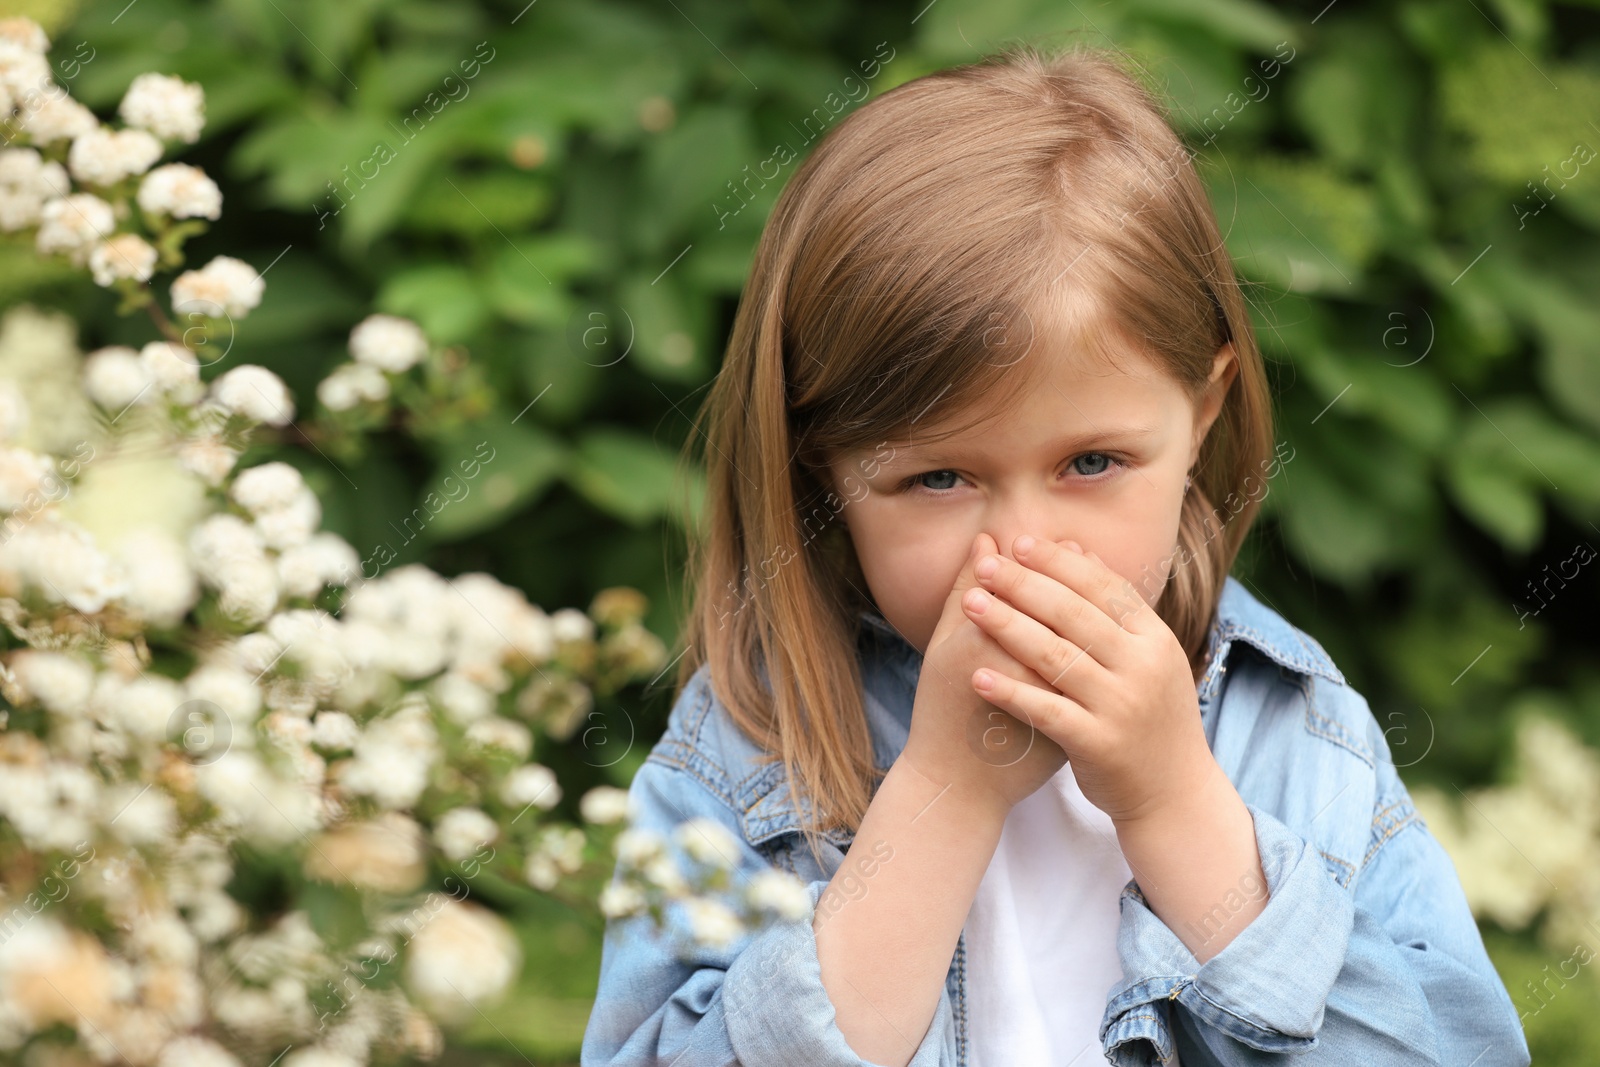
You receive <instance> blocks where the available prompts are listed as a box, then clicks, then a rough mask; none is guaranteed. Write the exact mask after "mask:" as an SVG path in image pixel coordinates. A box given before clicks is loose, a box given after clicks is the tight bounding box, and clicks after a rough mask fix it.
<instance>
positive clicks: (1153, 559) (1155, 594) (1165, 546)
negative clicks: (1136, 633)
mask: <svg viewBox="0 0 1600 1067" xmlns="http://www.w3.org/2000/svg"><path fill="white" fill-rule="evenodd" d="M1170 510H1171V513H1170V514H1161V515H1152V516H1149V517H1147V518H1145V519H1144V520H1142V521H1139V522H1135V523H1129V524H1126V525H1125V526H1123V527H1122V528H1121V529H1120V530H1119V531H1118V532H1117V534H1116V536H1114V537H1112V538H1108V539H1107V540H1105V541H1103V542H1101V543H1102V544H1104V545H1105V547H1104V548H1100V547H1096V546H1092V545H1091V546H1087V547H1089V548H1090V550H1091V551H1093V552H1094V553H1095V554H1096V555H1098V556H1099V557H1100V558H1101V559H1102V560H1104V561H1105V564H1106V566H1108V567H1110V568H1111V570H1113V571H1114V572H1116V573H1117V574H1119V575H1121V576H1122V577H1123V578H1126V579H1127V580H1128V581H1129V582H1131V583H1133V587H1134V589H1135V590H1137V591H1138V593H1139V595H1140V596H1142V597H1143V598H1144V600H1145V603H1147V604H1150V605H1151V606H1154V605H1155V603H1156V602H1157V601H1158V600H1160V599H1161V591H1162V590H1163V589H1164V588H1165V587H1166V584H1167V581H1168V580H1169V578H1170V576H1171V574H1172V572H1173V571H1174V570H1176V569H1177V566H1178V560H1177V559H1175V558H1174V550H1175V549H1176V547H1177V542H1178V512H1177V510H1176V509H1170Z"/></svg>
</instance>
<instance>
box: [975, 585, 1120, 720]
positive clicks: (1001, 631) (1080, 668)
mask: <svg viewBox="0 0 1600 1067" xmlns="http://www.w3.org/2000/svg"><path fill="white" fill-rule="evenodd" d="M962 606H963V607H964V608H965V609H966V611H967V615H968V617H969V618H971V619H972V622H973V624H974V625H975V626H977V627H978V628H979V629H981V630H982V631H983V632H984V633H985V634H987V635H988V636H989V637H990V638H992V639H993V640H994V641H995V642H996V643H997V644H999V645H1000V647H1001V648H1003V649H1004V650H1005V651H1006V652H1008V653H1009V654H1010V655H1011V656H1013V657H1014V658H1015V659H1016V660H1017V661H1018V662H1019V663H1021V664H1022V665H1023V666H1025V667H1027V668H1029V669H1031V670H1032V671H1034V672H1035V673H1036V674H1038V675H1039V677H1040V678H1041V679H1043V681H1044V682H1045V683H1046V684H1047V685H1049V686H1050V687H1051V688H1054V689H1057V690H1059V691H1061V692H1062V693H1066V694H1070V695H1071V696H1072V697H1074V698H1075V699H1076V700H1078V701H1080V702H1081V703H1083V704H1086V705H1088V706H1089V707H1094V706H1096V697H1097V696H1098V695H1099V694H1100V693H1101V692H1102V691H1103V690H1104V686H1105V684H1106V681H1107V672H1106V668H1105V666H1104V665H1103V664H1101V663H1099V662H1098V661H1097V660H1096V659H1095V658H1094V657H1093V655H1091V654H1090V650H1089V649H1086V648H1085V647H1084V646H1082V645H1079V644H1077V643H1076V642H1073V641H1070V640H1068V639H1066V638H1064V637H1062V636H1061V635H1060V634H1058V633H1057V632H1056V631H1055V630H1053V629H1052V628H1050V627H1049V626H1046V625H1045V624H1044V623H1042V622H1040V621H1039V620H1038V619H1035V618H1034V617H1033V616H1031V615H1029V614H1028V613H1027V612H1024V611H1021V610H1019V609H1018V608H1016V607H1014V606H1013V605H1011V604H1009V603H1007V602H1006V601H1005V600H1002V599H1001V598H999V597H997V596H994V595H993V594H991V593H988V592H987V591H985V590H983V589H969V590H968V591H967V593H966V594H965V596H964V597H963V598H962ZM1113 630H1114V628H1113ZM1119 636H1120V635H1119Z"/></svg>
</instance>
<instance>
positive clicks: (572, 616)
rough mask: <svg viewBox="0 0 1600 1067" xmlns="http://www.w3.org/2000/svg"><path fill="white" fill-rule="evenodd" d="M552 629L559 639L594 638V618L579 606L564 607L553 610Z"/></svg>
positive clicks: (580, 639)
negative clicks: (579, 608)
mask: <svg viewBox="0 0 1600 1067" xmlns="http://www.w3.org/2000/svg"><path fill="white" fill-rule="evenodd" d="M550 629H551V632H552V633H553V634H554V636H555V639H556V640H557V641H592V640H594V620H593V619H591V618H589V616H588V615H585V614H584V613H583V612H581V611H579V610H578V609H577V608H562V609H561V610H559V611H556V612H552V613H551V615H550Z"/></svg>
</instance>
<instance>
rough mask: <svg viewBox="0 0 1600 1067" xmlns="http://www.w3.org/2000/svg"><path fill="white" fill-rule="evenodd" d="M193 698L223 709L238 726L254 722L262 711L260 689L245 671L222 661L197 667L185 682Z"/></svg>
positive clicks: (185, 690)
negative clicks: (221, 662)
mask: <svg viewBox="0 0 1600 1067" xmlns="http://www.w3.org/2000/svg"><path fill="white" fill-rule="evenodd" d="M183 686H184V692H185V695H186V696H187V697H188V699H190V700H199V701H204V702H205V703H207V704H210V705H213V706H215V707H216V708H218V709H220V710H221V711H222V713H223V714H225V715H227V717H228V719H229V721H230V722H232V723H233V724H234V726H236V727H243V726H246V725H248V724H250V723H252V722H254V721H255V718H256V715H257V714H259V713H260V711H261V689H260V687H259V686H257V685H256V682H255V679H254V678H252V677H251V676H250V675H248V674H246V673H245V672H244V671H241V670H238V669H236V668H233V667H227V666H223V665H221V664H208V665H206V666H202V667H199V668H197V669H196V670H195V671H194V672H193V673H191V674H190V675H189V677H188V678H186V679H185V680H184V683H183Z"/></svg>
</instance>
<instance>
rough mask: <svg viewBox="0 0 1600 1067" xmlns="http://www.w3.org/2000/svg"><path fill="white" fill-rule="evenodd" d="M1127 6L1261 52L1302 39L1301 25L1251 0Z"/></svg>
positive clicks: (1152, 1) (1150, 0)
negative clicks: (1195, 27)
mask: <svg viewBox="0 0 1600 1067" xmlns="http://www.w3.org/2000/svg"><path fill="white" fill-rule="evenodd" d="M1128 6H1129V8H1130V9H1131V10H1132V11H1133V12H1135V13H1136V14H1137V15H1142V16H1155V17H1159V18H1161V19H1163V20H1168V21H1171V22H1176V23H1180V24H1185V23H1186V24H1188V25H1189V26H1197V27H1200V28H1201V29H1204V30H1206V31H1208V32H1210V33H1211V34H1213V35H1215V36H1216V37H1217V38H1218V39H1219V40H1222V41H1225V42H1227V43H1228V44H1232V45H1238V46H1239V47H1241V48H1250V49H1254V50H1256V51H1258V52H1271V51H1272V50H1273V48H1274V47H1276V46H1277V45H1278V43H1279V42H1282V41H1287V42H1288V43H1289V44H1291V45H1295V44H1298V43H1299V40H1300V31H1299V29H1298V27H1296V26H1295V25H1294V24H1293V23H1291V22H1290V21H1289V20H1288V19H1286V18H1284V17H1283V16H1281V15H1279V14H1278V13H1277V12H1276V11H1274V10H1273V9H1272V8H1271V7H1269V6H1268V5H1266V4H1258V3H1252V2H1251V0H1132V2H1131V3H1130V4H1129V5H1128ZM1171 36H1173V37H1178V36H1180V34H1179V33H1173V34H1171Z"/></svg>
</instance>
